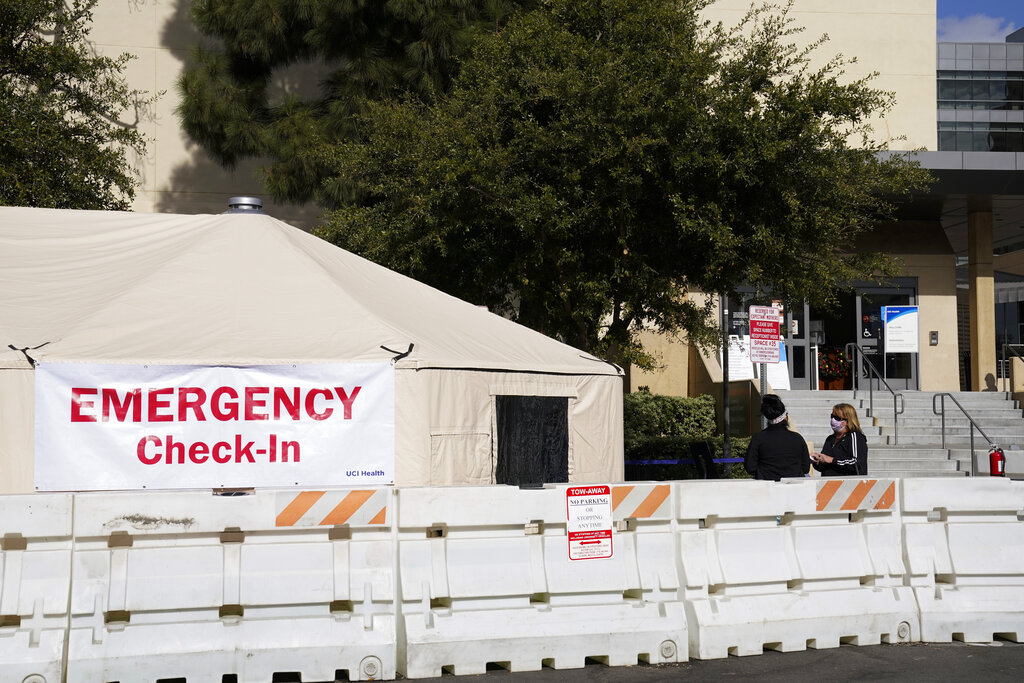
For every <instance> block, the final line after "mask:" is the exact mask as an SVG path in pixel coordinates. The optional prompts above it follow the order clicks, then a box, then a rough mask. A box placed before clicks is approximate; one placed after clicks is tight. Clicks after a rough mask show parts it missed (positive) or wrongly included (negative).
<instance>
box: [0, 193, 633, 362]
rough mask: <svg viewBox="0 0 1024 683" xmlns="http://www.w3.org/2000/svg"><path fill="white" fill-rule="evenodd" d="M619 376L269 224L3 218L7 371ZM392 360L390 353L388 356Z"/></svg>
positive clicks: (227, 218)
mask: <svg viewBox="0 0 1024 683" xmlns="http://www.w3.org/2000/svg"><path fill="white" fill-rule="evenodd" d="M410 344H413V345H414V346H413V350H412V352H411V353H410V354H409V355H408V356H407V357H405V358H403V359H401V360H399V361H398V362H397V364H396V366H397V367H400V368H401V367H405V368H467V369H479V370H509V371H530V372H552V373H569V374H588V375H615V374H617V373H618V370H617V369H616V368H615V367H613V366H612V365H610V364H608V363H605V362H604V361H602V360H601V359H599V358H596V357H594V356H592V355H590V354H587V353H584V352H582V351H579V350H578V349H574V348H572V347H570V346H567V345H565V344H562V343H560V342H557V341H555V340H553V339H550V338H548V337H545V336H544V335H542V334H540V333H537V332H534V331H533V330H530V329H528V328H526V327H523V326H522V325H517V324H515V323H513V322H510V321H508V320H506V319H504V318H502V317H500V316H498V315H494V314H492V313H489V312H487V311H485V310H483V309H480V308H478V307H477V306H474V305H472V304H468V303H466V302H464V301H461V300H459V299H456V298H454V297H451V296H448V295H447V294H444V293H443V292H440V291H438V290H436V289H433V288H432V287H429V286H427V285H424V284H422V283H420V282H417V281H415V280H412V279H410V278H407V277H405V276H402V275H399V274H398V273H395V272H393V271H390V270H387V269H386V268H383V267H381V266H378V265H376V264H374V263H371V262H370V261H367V260H365V259H362V258H360V257H358V256H355V255H354V254H351V253H349V252H347V251H344V250H343V249H339V248H337V247H335V246H333V245H331V244H329V243H327V242H325V241H323V240H321V239H319V238H317V237H314V236H313V235H310V234H308V233H305V232H303V231H302V230H299V229H298V228H295V227H292V226H290V225H288V224H286V223H283V222H281V221H279V220H276V219H274V218H271V217H270V216H264V215H246V214H223V215H202V216H183V215H173V214H138V213H120V212H100V211H70V210H57V209H26V208H10V207H0V367H23V366H25V365H26V363H27V361H26V359H25V354H24V353H22V352H21V351H13V350H11V349H10V348H8V347H9V345H11V346H14V347H15V348H17V349H23V348H27V349H29V350H28V351H27V353H28V354H29V355H31V357H32V358H33V359H35V360H39V361H71V362H74V361H79V362H106V363H110V362H124V363H183V364H211V365H212V364H216V365H251V364H277V363H289V362H296V363H300V362H339V361H341V362H349V361H363V362H372V361H381V360H387V359H391V358H393V357H394V356H395V355H397V354H398V353H401V352H404V351H406V350H407V349H408V348H409V345H410ZM382 346H384V347H388V348H389V349H392V350H393V351H394V353H392V352H391V351H386V350H384V349H382V348H381V347H382Z"/></svg>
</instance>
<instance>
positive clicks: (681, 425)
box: [622, 391, 715, 444]
mask: <svg viewBox="0 0 1024 683" xmlns="http://www.w3.org/2000/svg"><path fill="white" fill-rule="evenodd" d="M622 408H623V436H624V438H625V441H626V443H627V444H628V443H630V442H632V441H635V440H637V439H640V438H642V437H662V436H667V437H681V438H682V439H684V440H694V439H706V438H708V437H710V436H711V435H712V434H714V432H715V401H714V399H713V398H711V396H708V395H707V394H704V395H701V396H696V397H693V398H688V397H682V396H664V395H661V394H652V393H649V392H646V391H639V392H634V393H631V394H626V395H625V396H623V397H622Z"/></svg>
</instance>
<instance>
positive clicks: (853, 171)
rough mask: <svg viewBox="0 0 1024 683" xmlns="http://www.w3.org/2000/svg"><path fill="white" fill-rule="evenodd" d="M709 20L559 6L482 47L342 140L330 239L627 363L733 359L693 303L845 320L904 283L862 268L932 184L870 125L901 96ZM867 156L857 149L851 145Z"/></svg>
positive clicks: (554, 1)
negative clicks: (730, 298)
mask: <svg viewBox="0 0 1024 683" xmlns="http://www.w3.org/2000/svg"><path fill="white" fill-rule="evenodd" d="M705 5H706V2H705V1H704V0H680V1H676V0H550V1H549V2H545V3H542V4H541V5H540V6H539V7H537V8H536V9H532V10H530V11H523V12H520V13H518V14H516V15H515V16H514V17H513V18H512V19H511V20H510V21H509V22H508V24H507V25H506V26H505V27H504V28H502V29H501V30H500V31H497V32H492V33H488V34H482V35H481V36H480V37H479V39H478V41H477V42H476V44H475V46H474V47H473V49H472V51H471V53H470V55H469V56H468V58H467V59H466V60H465V61H464V62H463V63H462V68H461V71H459V72H458V73H457V74H455V75H453V77H452V81H451V87H450V89H448V90H447V91H446V93H445V94H444V95H442V96H438V97H435V98H427V99H415V98H414V99H408V100H399V99H380V100H379V101H376V102H367V103H365V106H363V107H362V108H361V109H360V110H359V111H358V112H357V113H356V115H355V120H356V121H357V124H356V125H357V126H358V127H359V128H360V130H361V131H362V132H363V135H362V136H361V137H360V138H358V139H354V140H353V139H349V140H347V141H339V139H338V138H337V137H335V138H334V139H333V140H326V142H327V143H328V144H325V145H323V146H322V148H321V142H323V141H325V139H324V138H323V137H319V138H317V139H316V144H315V145H313V146H314V147H317V148H319V149H321V151H322V154H321V155H320V156H318V157H317V163H318V164H322V167H323V168H324V169H326V174H325V175H326V176H327V178H326V182H325V186H324V187H325V188H327V189H326V190H325V192H326V194H328V195H330V196H332V197H348V198H350V199H351V201H350V202H348V203H346V204H344V205H342V206H340V207H338V209H337V210H336V211H335V212H333V213H332V214H331V215H330V217H329V220H328V222H327V224H326V225H325V226H324V227H323V229H322V230H321V231H320V232H319V234H320V235H321V236H323V237H325V238H326V239H329V240H331V241H333V242H335V243H336V244H338V245H340V246H342V247H344V248H346V249H349V250H352V251H355V252H357V253H360V254H362V255H364V256H367V257H368V258H370V259H372V260H374V261H376V262H378V263H381V264H383V265H385V266H387V267H389V268H393V269H396V270H399V271H402V272H404V273H406V274H409V275H411V276H413V277H416V278H418V279H420V280H423V281H426V282H428V283H430V284H433V285H435V286H437V287H439V288H441V289H443V290H445V291H447V292H450V293H452V294H454V295H456V296H459V297H461V298H464V299H467V300H469V301H472V302H474V303H478V304H484V305H487V306H488V307H490V308H491V310H494V311H496V312H498V313H501V314H503V315H506V316H508V317H510V318H512V319H514V320H517V321H518V322H521V323H523V324H526V325H528V326H530V327H533V328H534V329H537V330H540V331H542V332H544V333H546V334H548V335H551V336H554V337H557V338H559V339H562V340H563V341H566V342H568V343H570V344H573V345H575V346H577V347H580V348H583V349H586V350H588V351H590V352H592V353H595V354H598V355H602V356H604V357H605V358H608V359H611V360H614V361H616V362H619V363H626V362H631V363H634V364H636V365H638V366H640V367H644V368H650V367H652V366H653V363H654V360H653V359H652V358H651V357H649V356H648V355H647V354H646V353H645V352H644V351H643V349H642V348H641V346H640V344H639V342H638V339H637V333H638V332H639V330H641V329H657V330H661V331H665V332H668V333H685V334H686V335H687V337H688V339H689V341H690V342H692V343H695V344H710V343H714V342H715V341H716V339H717V320H716V319H715V317H714V316H713V315H712V311H711V308H710V303H709V304H708V305H702V304H700V303H698V301H697V300H695V299H693V298H692V297H689V296H688V294H689V293H690V292H693V291H701V292H727V293H728V292H732V291H733V290H734V288H735V287H737V286H738V285H740V284H744V283H746V284H750V285H753V286H754V287H756V288H758V289H759V290H761V291H764V290H771V291H772V292H773V295H774V296H775V297H777V298H781V299H783V300H801V299H807V300H809V301H810V302H811V304H812V305H822V304H827V303H828V302H829V301H830V300H831V299H832V298H833V297H834V295H835V292H836V290H837V288H838V287H840V286H842V285H844V284H845V283H847V282H849V281H852V280H854V279H864V278H868V277H872V276H874V275H876V274H878V273H887V272H891V269H892V264H891V263H890V262H889V261H888V260H887V258H886V257H885V256H884V255H879V254H851V253H850V245H852V244H853V243H854V242H855V240H856V237H857V235H858V234H860V233H861V232H862V231H864V230H865V229H867V228H868V227H869V226H871V225H873V224H874V223H875V221H877V220H878V219H880V218H885V217H887V216H891V215H892V212H893V210H894V201H895V200H894V198H896V197H900V196H903V195H905V194H906V193H908V192H909V191H910V190H911V189H913V188H918V187H921V186H922V185H923V184H924V183H925V182H926V178H927V176H926V174H925V172H924V171H921V170H920V169H919V168H917V167H916V166H912V165H911V164H909V163H908V162H907V161H906V160H905V159H904V158H903V157H901V156H899V155H892V156H889V157H885V158H882V157H880V156H879V155H877V154H876V153H877V152H878V151H880V150H882V149H884V145H881V144H878V143H875V142H872V141H871V140H870V138H869V137H868V134H869V133H870V129H869V128H868V126H867V124H866V123H865V122H866V121H867V120H868V118H869V117H870V116H872V115H884V113H885V112H886V111H887V110H888V109H889V108H890V107H891V105H892V97H891V95H889V94H887V93H884V92H880V91H877V90H874V89H872V88H871V87H870V83H869V81H868V80H866V79H862V80H855V81H853V82H852V83H844V82H842V81H841V76H842V69H843V66H844V62H843V61H842V60H840V59H835V60H832V61H830V62H828V63H827V64H826V65H825V66H824V67H821V68H813V67H811V66H810V58H811V54H812V53H813V52H814V50H815V49H817V48H818V47H819V44H815V45H814V46H813V47H812V48H811V49H808V50H803V49H800V48H797V47H796V46H795V45H793V44H792V40H793V34H794V33H795V32H796V29H795V28H794V27H793V26H792V23H791V21H790V19H789V17H788V14H787V10H786V8H783V9H782V10H778V9H777V8H771V7H768V6H760V8H758V9H754V10H752V11H751V12H750V13H749V14H748V15H747V17H746V18H745V19H744V21H743V23H742V24H741V25H740V26H738V27H737V28H735V29H726V28H723V27H721V26H718V25H710V24H707V23H704V22H702V21H701V20H700V18H699V12H700V11H701V10H702V9H703V7H704V6H705ZM851 136H852V137H853V138H854V139H856V140H857V142H858V146H857V147H851V146H850V145H849V144H848V139H850V138H851Z"/></svg>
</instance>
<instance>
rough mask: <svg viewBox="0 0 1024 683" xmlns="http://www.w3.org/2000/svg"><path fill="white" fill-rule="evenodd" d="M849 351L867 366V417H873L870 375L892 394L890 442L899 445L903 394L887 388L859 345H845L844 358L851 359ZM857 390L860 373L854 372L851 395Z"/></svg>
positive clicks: (873, 400)
mask: <svg viewBox="0 0 1024 683" xmlns="http://www.w3.org/2000/svg"><path fill="white" fill-rule="evenodd" d="M851 349H852V350H854V351H856V352H857V353H859V354H860V360H861V362H863V363H865V364H866V365H867V366H868V371H869V372H868V380H869V381H868V415H870V416H871V417H874V416H875V390H874V384H872V382H871V381H870V380H871V376H872V375H874V376H876V377H878V381H879V382H881V383H882V386H884V387H885V388H886V389H888V390H889V393H890V394H892V426H893V437H892V442H893V444H894V445H899V442H900V420H899V416H900V415H902V414H903V410H904V408H905V407H906V406H905V403H904V399H903V393H902V392H899V391H895V390H894V389H893V388H892V387H890V386H889V383H888V382H886V381H885V378H884V377H883V376H882V373H880V372H879V371H878V368H876V367H875V364H874V363H872V362H871V359H870V358H868V357H867V355H866V354H865V353H864V349H862V348H861V347H860V345H858V344H856V343H854V342H851V343H849V344H847V345H846V348H845V351H846V357H847V358H850V359H852V358H853V354H852V353H851ZM851 370H852V368H851ZM859 390H860V372H855V373H853V395H854V396H855V397H856V396H857V391H859Z"/></svg>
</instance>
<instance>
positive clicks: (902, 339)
mask: <svg viewBox="0 0 1024 683" xmlns="http://www.w3.org/2000/svg"><path fill="white" fill-rule="evenodd" d="M882 322H883V324H884V325H885V352H886V353H917V352H918V351H920V346H919V343H918V307H917V306H882Z"/></svg>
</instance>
